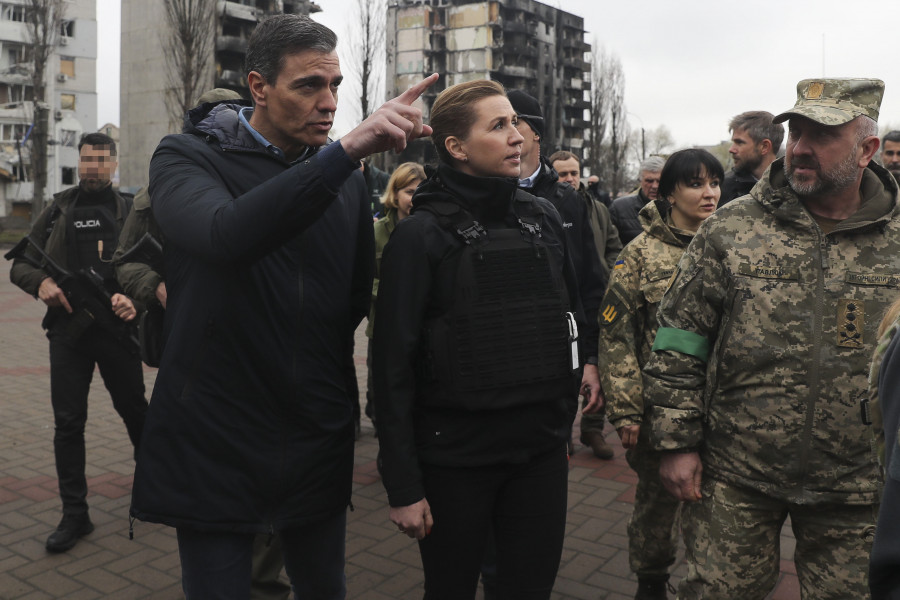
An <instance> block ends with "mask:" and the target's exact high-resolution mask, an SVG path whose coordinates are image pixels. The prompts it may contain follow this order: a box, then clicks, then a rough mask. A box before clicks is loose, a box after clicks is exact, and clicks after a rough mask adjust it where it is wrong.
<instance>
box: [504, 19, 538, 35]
mask: <svg viewBox="0 0 900 600" xmlns="http://www.w3.org/2000/svg"><path fill="white" fill-rule="evenodd" d="M536 29H537V27H536V26H535V25H534V24H533V23H522V22H521V21H506V22H505V23H504V24H503V31H504V32H509V33H526V34H528V35H534V34H535V33H536Z"/></svg>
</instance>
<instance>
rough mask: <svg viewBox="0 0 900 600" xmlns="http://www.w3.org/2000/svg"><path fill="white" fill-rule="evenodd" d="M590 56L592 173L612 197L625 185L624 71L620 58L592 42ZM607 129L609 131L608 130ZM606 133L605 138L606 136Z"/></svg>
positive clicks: (626, 142)
mask: <svg viewBox="0 0 900 600" xmlns="http://www.w3.org/2000/svg"><path fill="white" fill-rule="evenodd" d="M593 48H594V49H593V51H592V55H591V78H592V80H593V81H592V84H591V142H590V150H591V156H590V159H589V160H590V165H591V173H592V174H595V175H597V176H598V177H600V179H601V181H602V182H603V183H604V184H605V185H606V186H608V187H609V191H610V194H611V195H612V197H613V198H615V197H616V196H617V195H618V194H619V192H621V191H622V190H623V188H624V183H625V174H626V173H625V163H626V160H625V158H626V152H627V149H628V123H627V121H626V115H627V111H626V109H625V73H624V72H623V71H622V61H621V60H619V57H618V56H616V55H615V54H613V53H609V52H607V51H606V50H605V49H604V48H603V47H602V46H600V45H598V44H596V43H595V44H594V46H593ZM607 130H608V131H607ZM607 134H608V139H607Z"/></svg>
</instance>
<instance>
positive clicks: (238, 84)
mask: <svg viewBox="0 0 900 600" xmlns="http://www.w3.org/2000/svg"><path fill="white" fill-rule="evenodd" d="M216 87H231V88H245V87H247V80H246V79H245V78H244V74H243V73H241V72H240V71H232V70H229V69H224V70H223V71H222V72H221V73H220V74H219V77H218V79H217V80H216Z"/></svg>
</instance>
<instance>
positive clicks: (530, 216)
mask: <svg viewBox="0 0 900 600" xmlns="http://www.w3.org/2000/svg"><path fill="white" fill-rule="evenodd" d="M418 208H419V209H420V210H426V211H428V212H430V213H431V214H433V215H434V216H435V217H437V220H438V223H440V225H441V227H442V228H443V229H445V230H447V231H449V232H451V233H452V234H453V235H455V236H456V237H458V238H459V239H460V240H462V241H463V242H464V243H466V244H469V245H471V244H472V243H476V244H478V243H487V239H488V233H487V229H485V227H484V226H483V225H482V224H481V223H479V222H478V221H477V220H475V218H474V217H473V216H472V214H471V213H470V212H469V211H467V210H466V209H465V208H463V207H462V206H460V205H459V204H457V203H455V202H446V201H442V200H434V201H431V202H427V203H425V204H422V205H420V206H419V207H418ZM513 212H514V213H515V215H516V218H517V219H518V221H519V227H520V228H521V230H522V232H523V233H528V234H529V235H531V236H533V237H541V226H542V223H543V220H544V214H545V213H544V209H543V207H541V205H540V204H539V203H538V202H537V198H536V197H534V196H532V195H531V194H529V193H528V192H526V191H525V190H522V189H518V190H516V195H515V199H514V201H513Z"/></svg>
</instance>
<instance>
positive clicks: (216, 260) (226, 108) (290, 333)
mask: <svg viewBox="0 0 900 600" xmlns="http://www.w3.org/2000/svg"><path fill="white" fill-rule="evenodd" d="M239 108H240V105H232V104H219V105H216V106H215V107H213V108H210V105H203V106H202V107H200V108H198V109H195V111H192V113H191V114H189V116H188V120H189V122H190V124H191V126H189V132H188V133H185V134H181V135H172V136H168V137H166V138H164V139H163V140H162V142H161V143H160V145H159V147H158V148H157V149H156V152H155V153H154V155H153V159H152V160H151V163H150V196H151V198H152V209H153V214H154V216H155V218H156V220H157V222H158V223H159V226H160V228H161V229H162V231H163V233H164V235H165V238H166V247H165V267H166V277H167V282H166V285H167V289H168V303H167V309H166V324H165V334H164V335H165V352H164V354H163V358H162V363H161V365H160V369H159V375H158V377H157V380H156V385H155V388H154V390H153V398H152V401H151V408H150V410H149V412H148V415H147V425H146V429H145V431H144V437H143V440H142V445H141V448H140V449H139V452H138V459H137V467H136V471H135V480H134V492H133V499H132V507H131V514H132V515H133V516H134V517H137V518H139V519H141V520H146V521H152V522H158V523H165V524H167V525H172V526H176V527H177V526H188V527H191V528H194V529H200V530H207V531H217V530H218V531H244V532H266V531H273V530H279V529H284V528H287V527H292V526H296V525H302V524H304V523H308V522H311V521H315V520H318V519H321V518H325V517H328V516H331V515H334V514H336V513H337V512H339V511H343V510H345V508H346V506H347V505H348V503H349V501H350V489H351V476H352V468H353V409H352V403H351V398H350V395H349V393H348V385H347V382H348V372H352V362H351V361H352V354H353V351H352V344H353V333H354V330H355V328H356V327H357V325H358V324H359V323H360V321H361V320H362V318H363V317H364V316H365V315H366V314H367V313H368V303H369V298H370V296H371V291H372V273H373V260H374V258H373V257H374V242H373V229H372V219H371V213H370V210H369V207H368V198H367V194H366V187H365V181H364V180H363V177H362V174H361V173H359V172H357V171H356V170H355V169H356V168H357V167H358V166H359V163H358V162H356V161H353V160H350V159H349V157H347V155H346V154H345V153H344V151H343V149H342V148H341V146H340V144H331V145H329V146H326V147H323V148H322V149H320V150H319V152H318V153H314V152H311V153H310V155H309V156H308V157H303V158H302V159H301V160H299V161H296V162H295V163H294V164H290V163H288V162H286V161H285V160H282V159H280V158H277V157H275V156H273V155H272V154H271V153H269V152H268V151H266V149H265V148H263V147H261V146H260V145H259V144H258V142H257V141H256V140H255V139H254V138H253V137H252V135H251V134H250V132H249V131H248V130H247V129H246V128H245V127H244V126H242V125H241V124H240V123H239V121H238V117H237V112H236V110H237V109H239ZM338 189H340V193H338Z"/></svg>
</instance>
